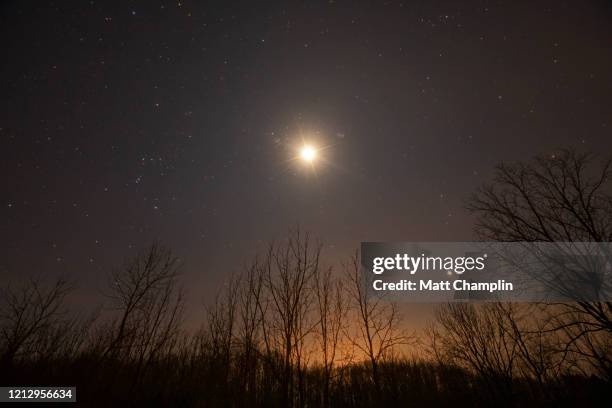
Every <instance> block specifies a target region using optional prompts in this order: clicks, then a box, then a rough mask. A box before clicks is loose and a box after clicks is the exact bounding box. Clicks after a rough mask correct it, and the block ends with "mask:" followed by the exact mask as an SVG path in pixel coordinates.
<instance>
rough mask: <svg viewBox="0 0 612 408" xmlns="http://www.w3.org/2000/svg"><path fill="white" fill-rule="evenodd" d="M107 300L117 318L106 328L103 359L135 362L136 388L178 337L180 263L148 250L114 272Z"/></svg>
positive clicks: (156, 250) (164, 251)
mask: <svg viewBox="0 0 612 408" xmlns="http://www.w3.org/2000/svg"><path fill="white" fill-rule="evenodd" d="M108 297H109V298H110V299H111V301H112V302H113V306H112V307H113V310H114V311H116V312H118V315H117V318H116V319H115V320H114V321H113V322H112V324H111V326H110V328H109V331H110V336H109V338H108V344H107V346H106V348H105V351H104V356H106V357H112V358H113V359H121V360H133V361H135V362H136V372H135V376H134V383H135V384H136V383H137V382H138V380H139V378H140V377H141V376H142V375H144V373H145V371H146V369H147V367H148V366H149V365H150V363H151V362H152V361H154V360H155V359H156V358H158V357H159V356H160V355H162V354H163V353H168V352H169V351H170V349H171V346H172V345H173V344H174V342H175V341H176V339H177V336H178V335H179V327H180V324H181V321H182V314H183V295H182V292H181V290H180V289H179V288H178V259H177V258H176V257H174V256H173V255H172V252H171V251H170V250H169V249H166V248H164V247H162V246H160V245H159V244H157V243H155V244H153V245H151V246H150V247H149V248H148V249H147V250H145V251H143V252H141V253H140V254H138V255H137V256H136V257H135V258H134V259H133V260H132V261H130V262H128V263H127V264H126V266H125V267H124V268H123V269H121V270H118V271H115V272H113V273H112V275H111V281H110V291H109V294H108Z"/></svg>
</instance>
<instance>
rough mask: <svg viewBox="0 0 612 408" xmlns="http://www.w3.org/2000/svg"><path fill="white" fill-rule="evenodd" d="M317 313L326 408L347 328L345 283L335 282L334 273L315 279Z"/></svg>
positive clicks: (321, 272) (318, 274)
mask: <svg viewBox="0 0 612 408" xmlns="http://www.w3.org/2000/svg"><path fill="white" fill-rule="evenodd" d="M314 283H315V285H314V287H315V297H316V309H317V312H318V317H317V320H318V330H317V341H318V345H319V351H320V353H321V359H322V363H323V376H324V378H323V381H324V382H323V406H325V407H327V406H329V405H330V384H331V379H332V373H333V370H334V366H335V364H336V361H337V360H338V346H339V345H340V341H341V335H342V332H343V329H344V328H345V323H344V320H345V318H346V312H347V305H346V299H345V297H344V292H343V289H342V288H343V286H342V282H341V281H340V280H339V279H334V278H333V276H332V269H331V268H329V269H326V270H322V269H318V270H317V271H316V273H315V275H314Z"/></svg>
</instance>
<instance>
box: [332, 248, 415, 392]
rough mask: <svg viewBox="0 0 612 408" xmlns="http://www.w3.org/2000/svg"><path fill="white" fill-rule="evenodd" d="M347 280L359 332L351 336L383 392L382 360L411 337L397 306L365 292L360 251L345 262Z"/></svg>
mask: <svg viewBox="0 0 612 408" xmlns="http://www.w3.org/2000/svg"><path fill="white" fill-rule="evenodd" d="M344 270H345V276H346V280H347V282H348V288H347V291H348V296H349V300H350V302H351V305H352V309H353V312H354V313H355V318H354V319H351V320H352V321H355V322H356V327H355V330H356V334H355V335H353V336H349V337H350V338H351V342H352V344H353V345H354V346H355V347H356V348H357V349H358V350H359V351H360V352H362V353H363V354H364V356H365V357H366V359H367V360H368V362H369V363H370V366H371V369H372V380H373V382H374V385H375V387H376V389H377V390H378V391H379V392H380V386H381V381H380V372H379V371H380V369H379V367H380V363H381V361H383V360H384V359H385V358H388V357H391V353H392V352H393V351H394V349H395V348H396V347H397V346H400V345H402V344H406V343H407V342H408V341H409V340H410V337H409V336H407V335H406V334H405V332H404V331H403V330H401V329H400V327H399V323H400V316H399V313H398V310H397V306H396V305H395V304H394V303H391V302H388V301H386V300H385V299H384V298H382V297H380V296H374V295H372V296H370V295H369V294H368V293H367V292H366V287H365V283H366V282H365V275H364V274H363V273H362V272H361V266H360V263H359V253H358V252H357V253H356V254H355V255H354V256H353V257H352V258H351V261H350V263H349V264H348V265H345V268H344Z"/></svg>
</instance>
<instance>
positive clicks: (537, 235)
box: [468, 150, 612, 378]
mask: <svg viewBox="0 0 612 408" xmlns="http://www.w3.org/2000/svg"><path fill="white" fill-rule="evenodd" d="M468 208H469V209H470V210H471V211H472V212H473V213H474V214H475V215H476V216H477V217H478V223H477V233H478V234H479V236H480V237H481V238H484V239H488V240H497V241H528V242H535V241H544V242H557V241H565V242H610V241H612V162H611V161H610V160H607V161H604V162H602V163H601V164H600V163H598V162H597V161H596V160H595V157H594V156H593V155H590V154H580V153H577V152H576V151H573V150H562V151H560V152H558V153H555V154H552V155H546V156H538V157H536V158H535V160H534V161H533V162H530V163H516V164H500V165H499V166H498V168H497V172H496V177H495V179H494V183H492V184H489V185H485V186H484V187H482V188H481V189H479V190H478V191H477V192H476V193H475V194H474V195H473V197H472V198H471V200H470V202H469V206H468ZM608 249H609V247H606V246H604V247H603V251H604V254H605V256H606V258H607V262H608V263H609V262H610V261H611V260H612V255H611V254H610V253H608ZM600 285H601V282H599V281H597V282H594V286H595V287H599V286H600ZM547 312H548V320H549V321H550V324H549V325H548V327H547V328H545V329H544V330H548V331H554V332H557V334H560V333H562V334H563V336H562V337H563V338H564V340H563V344H562V345H561V347H560V350H559V351H560V352H562V353H564V355H566V356H567V355H569V354H575V355H580V356H581V357H583V358H584V359H586V361H588V363H589V364H590V365H592V366H593V367H594V368H595V369H596V370H597V371H598V372H599V373H600V374H601V375H604V376H605V377H607V378H612V361H611V360H610V359H609V358H608V357H607V356H608V355H609V351H610V350H611V349H612V302H610V301H607V300H603V301H599V302H586V301H579V302H568V303H563V304H555V305H550V307H549V308H548V310H547ZM560 338H561V336H560Z"/></svg>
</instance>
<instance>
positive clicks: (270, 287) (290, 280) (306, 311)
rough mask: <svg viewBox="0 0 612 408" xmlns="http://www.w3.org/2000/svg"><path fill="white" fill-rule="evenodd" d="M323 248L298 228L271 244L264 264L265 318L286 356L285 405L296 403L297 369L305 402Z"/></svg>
mask: <svg viewBox="0 0 612 408" xmlns="http://www.w3.org/2000/svg"><path fill="white" fill-rule="evenodd" d="M320 252H321V245H320V244H314V245H313V243H312V241H311V239H310V237H309V235H308V234H303V233H301V232H300V231H299V230H295V231H293V232H292V233H291V234H290V236H289V238H288V239H287V241H286V242H285V243H284V244H283V245H277V246H274V245H271V247H270V250H269V251H268V256H267V257H266V259H265V260H264V261H263V264H262V268H263V273H264V284H265V288H266V292H267V295H268V296H269V300H270V302H269V308H268V313H267V315H266V319H268V322H269V324H268V326H269V329H272V330H274V332H275V333H276V336H273V337H274V338H275V339H276V344H277V346H278V347H277V349H278V350H280V351H281V354H282V357H283V374H282V375H283V380H282V382H283V389H284V390H283V398H284V399H285V400H284V401H283V402H284V406H290V405H293V404H294V372H295V373H296V374H297V382H298V384H297V386H298V391H299V393H298V404H301V403H302V397H303V387H302V385H303V368H304V366H303V365H304V355H305V354H304V346H305V339H306V336H308V335H309V334H310V333H311V332H312V330H313V328H314V325H315V322H313V321H312V319H311V318H310V316H311V307H312V302H313V292H312V286H311V285H312V279H313V277H314V275H315V274H316V273H317V271H318V268H319V256H320ZM267 336H269V334H267Z"/></svg>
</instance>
